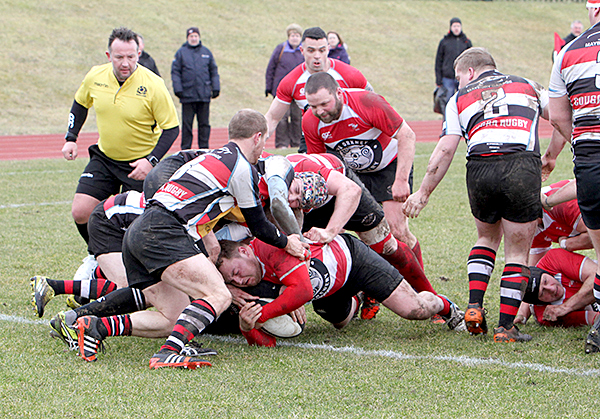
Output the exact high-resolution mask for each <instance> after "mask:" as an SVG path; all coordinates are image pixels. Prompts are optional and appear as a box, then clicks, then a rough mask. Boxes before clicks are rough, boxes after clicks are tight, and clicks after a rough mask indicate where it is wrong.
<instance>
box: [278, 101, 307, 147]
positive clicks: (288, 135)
mask: <svg viewBox="0 0 600 419" xmlns="http://www.w3.org/2000/svg"><path fill="white" fill-rule="evenodd" d="M275 132H276V135H275V147H277V148H279V147H298V145H299V144H300V138H302V110H301V109H300V108H299V107H298V106H296V104H295V103H292V104H291V105H290V108H289V109H288V111H287V112H286V113H285V115H284V116H283V118H281V121H279V124H277V130H276V131H275Z"/></svg>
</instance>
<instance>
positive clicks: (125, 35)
mask: <svg viewBox="0 0 600 419" xmlns="http://www.w3.org/2000/svg"><path fill="white" fill-rule="evenodd" d="M137 37H138V35H137V34H136V33H135V32H134V31H132V30H131V29H127V28H126V27H124V26H121V27H120V28H115V29H113V31H112V33H111V34H110V36H109V37H108V50H109V51H110V50H111V46H112V44H113V42H114V41H115V39H118V40H120V41H123V42H131V41H135V44H136V45H137V46H138V48H139V47H140V41H138V38H137Z"/></svg>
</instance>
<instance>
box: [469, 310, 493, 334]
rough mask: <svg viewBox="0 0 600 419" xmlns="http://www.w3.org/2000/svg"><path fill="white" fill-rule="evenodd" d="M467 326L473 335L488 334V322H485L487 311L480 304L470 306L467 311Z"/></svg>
mask: <svg viewBox="0 0 600 419" xmlns="http://www.w3.org/2000/svg"><path fill="white" fill-rule="evenodd" d="M465 325H466V326H467V330H468V331H469V333H470V334H472V335H480V334H482V333H483V334H486V333H487V332H488V327H487V322H486V321H485V310H484V309H483V308H481V306H480V305H479V303H474V304H469V305H468V306H467V310H466V311H465Z"/></svg>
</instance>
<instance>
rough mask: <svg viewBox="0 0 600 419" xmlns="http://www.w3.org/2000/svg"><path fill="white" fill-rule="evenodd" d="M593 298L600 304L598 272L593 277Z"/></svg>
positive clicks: (599, 277) (599, 278)
mask: <svg viewBox="0 0 600 419" xmlns="http://www.w3.org/2000/svg"><path fill="white" fill-rule="evenodd" d="M594 298H595V299H596V302H597V303H598V304H600V276H598V274H596V277H595V278H594Z"/></svg>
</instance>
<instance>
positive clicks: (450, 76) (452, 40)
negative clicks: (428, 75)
mask: <svg viewBox="0 0 600 419" xmlns="http://www.w3.org/2000/svg"><path fill="white" fill-rule="evenodd" d="M472 46H473V44H472V43H471V40H470V39H469V38H467V35H465V34H464V32H463V31H462V23H461V21H460V19H459V18H457V17H453V18H452V19H451V20H450V30H449V31H448V33H447V34H446V36H444V37H443V38H442V40H441V41H440V43H439V45H438V49H437V54H436V56H435V84H436V86H438V87H439V86H443V87H444V89H445V90H446V103H448V100H450V98H451V97H452V95H453V94H454V93H456V91H457V90H458V82H457V81H456V78H455V75H454V60H456V58H457V57H458V56H459V55H460V54H461V53H462V52H463V51H464V50H466V49H468V48H471V47H472ZM443 108H444V109H445V108H446V106H445V104H444V106H443ZM444 109H442V111H443V110H444Z"/></svg>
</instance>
